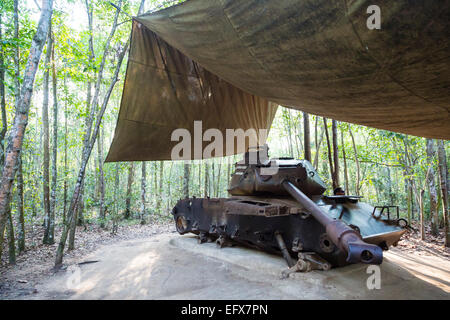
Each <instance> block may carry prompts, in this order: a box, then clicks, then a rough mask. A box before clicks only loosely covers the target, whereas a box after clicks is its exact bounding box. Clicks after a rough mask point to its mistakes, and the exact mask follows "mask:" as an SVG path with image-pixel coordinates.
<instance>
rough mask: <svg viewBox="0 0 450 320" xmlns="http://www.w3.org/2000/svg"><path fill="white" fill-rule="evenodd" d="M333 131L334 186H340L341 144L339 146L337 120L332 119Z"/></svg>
mask: <svg viewBox="0 0 450 320" xmlns="http://www.w3.org/2000/svg"><path fill="white" fill-rule="evenodd" d="M331 125H332V131H333V162H334V170H333V172H334V179H333V188H337V187H339V186H340V183H339V146H338V134H337V121H336V120H332V121H331Z"/></svg>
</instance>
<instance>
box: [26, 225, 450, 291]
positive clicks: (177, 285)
mask: <svg viewBox="0 0 450 320" xmlns="http://www.w3.org/2000/svg"><path fill="white" fill-rule="evenodd" d="M386 256H387V258H386V259H385V262H384V263H383V265H382V266H381V289H379V290H376V289H375V290H369V289H367V285H366V282H367V278H368V277H369V276H370V274H367V273H366V270H367V266H364V265H353V266H348V267H345V268H339V269H332V270H330V271H328V272H323V271H312V272H310V273H297V274H293V275H291V277H290V278H289V279H281V278H280V276H281V272H282V271H283V270H285V269H286V265H285V262H284V260H283V259H282V258H281V257H278V256H273V255H269V254H266V253H263V252H260V251H257V250H253V249H247V248H242V247H229V248H222V249H219V248H217V247H216V245H215V244H214V243H204V244H201V245H200V244H198V243H197V239H196V238H195V237H194V236H192V235H186V236H179V235H177V234H163V235H158V236H155V237H152V238H148V239H138V240H129V241H122V242H118V243H116V244H114V245H109V246H104V247H102V248H101V249H99V250H97V251H95V252H93V253H92V254H90V255H89V256H87V257H85V259H84V260H85V261H88V260H98V262H96V263H89V264H83V265H80V266H79V267H76V268H75V269H72V268H69V269H68V270H67V271H60V272H58V273H57V274H55V275H54V276H53V277H52V278H50V279H48V280H47V281H45V283H43V284H42V285H40V286H38V287H37V289H38V294H36V295H34V296H32V297H33V298H35V299H235V300H243V299H449V298H450V290H449V287H448V283H449V282H450V281H449V279H450V274H449V271H448V270H450V264H449V262H448V261H445V260H444V261H439V268H441V269H442V270H441V271H440V272H441V273H440V274H439V277H442V278H439V279H437V277H436V279H434V281H435V282H434V283H433V282H430V281H427V280H426V279H425V276H422V277H419V276H418V273H419V272H420V273H422V274H425V275H427V276H428V277H431V275H432V274H433V270H431V269H430V268H432V266H428V265H425V261H421V260H420V259H416V258H415V257H411V256H408V255H405V254H403V253H401V255H400V253H398V252H394V253H393V254H392V255H386ZM401 259H404V260H401ZM408 259H410V260H412V261H413V263H409V262H408V261H410V260H408ZM434 262H435V263H436V261H434ZM405 265H406V266H405ZM434 265H436V264H434ZM423 268H426V270H424V269H423ZM413 271H414V272H416V273H414V272H413ZM428 280H429V279H428ZM28 298H30V297H28Z"/></svg>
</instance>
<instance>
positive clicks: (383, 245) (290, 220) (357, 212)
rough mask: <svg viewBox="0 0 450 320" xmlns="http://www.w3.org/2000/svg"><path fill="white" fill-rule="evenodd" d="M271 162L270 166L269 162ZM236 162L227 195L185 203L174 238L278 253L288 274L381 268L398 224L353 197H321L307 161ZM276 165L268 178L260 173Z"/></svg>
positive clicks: (179, 209)
mask: <svg viewBox="0 0 450 320" xmlns="http://www.w3.org/2000/svg"><path fill="white" fill-rule="evenodd" d="M271 161H272V162H271ZM271 161H269V160H264V159H258V162H257V163H256V164H247V163H248V155H247V156H246V157H245V158H244V161H241V162H238V163H236V172H235V173H234V174H233V176H232V179H231V182H230V188H229V192H230V194H231V197H230V198H187V199H183V200H180V201H179V202H178V203H177V205H176V206H175V207H174V208H173V210H172V214H173V215H174V219H175V222H176V227H177V231H178V232H179V233H180V234H184V233H188V232H191V233H194V234H197V235H199V243H203V242H206V241H216V243H217V244H218V246H219V247H223V246H227V245H230V244H231V243H238V244H242V245H245V246H250V247H255V248H258V249H261V250H264V251H267V252H272V253H276V254H280V255H282V256H283V257H284V258H285V260H286V262H287V264H288V265H289V267H290V270H295V271H310V270H314V269H318V270H328V269H329V268H331V267H338V266H344V265H347V264H350V263H370V264H379V263H381V262H382V257H383V254H382V250H387V249H388V248H389V246H391V245H395V244H396V243H397V242H398V241H399V239H400V237H401V236H402V235H403V233H404V232H405V231H406V230H405V229H404V226H402V225H401V224H400V221H401V219H395V220H391V219H388V218H387V217H384V216H383V218H379V217H378V218H376V217H373V215H372V212H373V211H374V208H373V207H372V206H370V205H368V204H366V203H363V202H360V201H359V200H360V197H356V196H346V195H341V196H324V195H323V192H324V191H325V185H324V184H323V182H322V180H321V179H320V177H319V176H318V174H317V172H316V171H315V170H314V168H313V167H312V166H311V164H310V163H309V162H308V161H304V160H292V159H289V160H280V159H277V160H271ZM269 164H272V165H273V164H276V165H277V166H278V172H277V173H276V174H273V175H270V176H267V175H266V176H264V175H262V174H261V169H262V168H266V167H267V166H268V165H269Z"/></svg>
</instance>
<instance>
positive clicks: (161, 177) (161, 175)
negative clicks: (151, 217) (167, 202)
mask: <svg viewBox="0 0 450 320" xmlns="http://www.w3.org/2000/svg"><path fill="white" fill-rule="evenodd" d="M163 181H164V162H163V161H159V188H158V196H159V201H160V208H161V209H162V208H163V207H164V201H163Z"/></svg>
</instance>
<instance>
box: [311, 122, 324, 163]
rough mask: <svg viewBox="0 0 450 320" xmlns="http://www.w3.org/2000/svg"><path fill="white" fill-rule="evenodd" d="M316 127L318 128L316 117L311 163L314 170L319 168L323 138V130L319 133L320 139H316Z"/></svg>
mask: <svg viewBox="0 0 450 320" xmlns="http://www.w3.org/2000/svg"><path fill="white" fill-rule="evenodd" d="M318 127H319V117H317V116H316V124H315V129H314V136H315V139H314V140H315V145H316V154H315V155H314V163H313V166H314V168H316V170H317V169H318V168H319V155H320V146H321V144H322V141H323V136H324V133H325V130H322V131H321V132H320V138H318Z"/></svg>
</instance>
